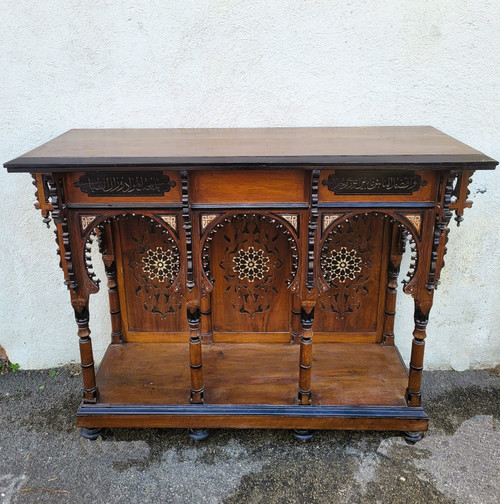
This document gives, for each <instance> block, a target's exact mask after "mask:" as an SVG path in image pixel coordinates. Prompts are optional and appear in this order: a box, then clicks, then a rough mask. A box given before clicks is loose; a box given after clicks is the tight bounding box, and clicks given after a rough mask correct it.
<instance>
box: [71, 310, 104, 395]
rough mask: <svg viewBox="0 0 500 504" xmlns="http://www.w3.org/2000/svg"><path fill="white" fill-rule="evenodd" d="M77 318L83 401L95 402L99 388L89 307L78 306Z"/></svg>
mask: <svg viewBox="0 0 500 504" xmlns="http://www.w3.org/2000/svg"><path fill="white" fill-rule="evenodd" d="M74 310H75V319H76V323H77V325H78V337H79V338H80V358H81V363H82V378H83V401H84V402H86V403H95V402H96V401H97V396H98V390H97V385H96V381H95V369H94V356H93V354H92V340H91V339H90V329H89V309H88V307H87V306H86V305H85V306H83V307H80V306H77V307H75V308H74Z"/></svg>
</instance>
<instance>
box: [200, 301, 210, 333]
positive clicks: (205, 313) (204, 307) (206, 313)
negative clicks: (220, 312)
mask: <svg viewBox="0 0 500 504" xmlns="http://www.w3.org/2000/svg"><path fill="white" fill-rule="evenodd" d="M200 304H201V336H202V339H203V340H205V341H207V340H208V341H212V299H211V295H210V293H208V294H206V295H204V296H202V298H201V303H200Z"/></svg>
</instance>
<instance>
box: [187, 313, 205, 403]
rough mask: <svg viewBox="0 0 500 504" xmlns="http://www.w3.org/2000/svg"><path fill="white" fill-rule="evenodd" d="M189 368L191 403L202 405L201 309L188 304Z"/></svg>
mask: <svg viewBox="0 0 500 504" xmlns="http://www.w3.org/2000/svg"><path fill="white" fill-rule="evenodd" d="M187 318H188V323H189V367H190V368H191V398H190V400H191V402H192V403H203V390H204V389H203V363H202V359H201V327H200V319H201V309H200V306H199V305H198V304H194V303H193V304H188V307H187Z"/></svg>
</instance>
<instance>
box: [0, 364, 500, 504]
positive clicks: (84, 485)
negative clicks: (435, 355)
mask: <svg viewBox="0 0 500 504" xmlns="http://www.w3.org/2000/svg"><path fill="white" fill-rule="evenodd" d="M55 372H56V373H57V374H55V373H54V370H53V372H52V373H51V371H50V370H43V371H18V372H17V373H7V374H5V375H2V376H0V504H12V503H34V502H36V503H38V502H48V503H92V504H100V503H111V504H115V503H130V502H141V503H174V504H176V503H179V504H180V503H193V502H196V503H214V504H216V503H217V504H218V503H228V504H229V503H233V504H240V503H252V504H253V503H255V504H260V503H262V504H269V503H287V504H288V503H290V504H292V503H300V504H302V503H310V502H311V503H329V504H330V503H353V504H354V503H356V504H357V503H383V504H387V503H389V504H390V503H407V504H408V503H411V504H418V503H425V504H428V503H430V502H432V503H459V504H460V503H464V504H465V503H466V504H474V503H478V504H488V503H494V504H497V503H498V502H500V477H499V471H498V468H499V461H500V437H499V434H498V428H497V427H496V425H498V422H499V418H500V377H499V376H498V373H496V372H494V371H490V372H488V371H466V372H462V373H458V372H455V371H432V372H426V373H425V374H424V387H423V390H424V393H423V396H424V398H425V404H424V406H425V409H426V411H427V412H428V414H429V416H430V418H431V422H430V431H429V433H428V434H427V436H426V437H425V438H424V439H423V440H422V441H421V442H419V443H417V444H416V445H414V446H410V445H407V444H406V443H405V442H404V441H403V440H402V438H401V437H399V436H398V435H397V434H396V433H394V432H349V431H319V432H317V433H316V435H315V436H314V438H313V439H312V440H311V441H310V442H308V443H300V442H298V441H297V440H295V438H293V437H292V435H291V433H290V432H289V431H280V430H223V429H217V430H213V431H211V433H210V436H209V437H208V438H207V439H206V440H204V441H202V442H195V441H193V440H191V439H190V438H189V437H188V435H187V432H186V430H185V429H109V430H105V431H104V433H103V436H102V438H100V439H98V440H97V441H88V440H85V439H83V438H81V437H80V436H79V433H78V430H77V428H76V427H75V412H76V409H77V407H78V403H79V400H80V390H81V376H79V375H78V374H76V375H75V373H74V372H72V370H70V369H66V368H61V369H57V370H55Z"/></svg>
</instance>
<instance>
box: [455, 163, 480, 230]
mask: <svg viewBox="0 0 500 504" xmlns="http://www.w3.org/2000/svg"><path fill="white" fill-rule="evenodd" d="M473 174H474V172H473V171H472V170H464V171H459V172H457V176H456V183H455V185H454V187H453V192H452V198H451V202H450V209H451V210H452V211H454V212H455V220H456V221H457V226H460V223H461V222H462V221H463V220H464V217H463V215H464V210H465V209H466V208H471V207H472V201H470V200H468V199H467V198H468V197H469V194H470V191H469V184H470V183H471V182H472V175H473Z"/></svg>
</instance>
